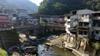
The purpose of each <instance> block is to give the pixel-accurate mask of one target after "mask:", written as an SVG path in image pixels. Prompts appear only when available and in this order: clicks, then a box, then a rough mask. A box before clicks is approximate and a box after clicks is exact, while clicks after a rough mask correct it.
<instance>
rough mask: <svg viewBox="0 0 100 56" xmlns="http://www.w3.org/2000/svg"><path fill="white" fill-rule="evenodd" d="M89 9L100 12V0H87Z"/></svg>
mask: <svg viewBox="0 0 100 56" xmlns="http://www.w3.org/2000/svg"><path fill="white" fill-rule="evenodd" d="M86 5H87V6H88V8H89V9H92V10H100V0H86Z"/></svg>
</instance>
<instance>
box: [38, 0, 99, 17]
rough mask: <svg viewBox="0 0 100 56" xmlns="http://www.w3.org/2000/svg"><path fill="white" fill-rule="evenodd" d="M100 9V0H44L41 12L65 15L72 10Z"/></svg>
mask: <svg viewBox="0 0 100 56" xmlns="http://www.w3.org/2000/svg"><path fill="white" fill-rule="evenodd" d="M80 9H92V10H100V0H43V2H42V3H41V4H40V6H39V9H38V10H39V13H40V14H46V15H63V14H66V13H69V12H70V11H72V10H80Z"/></svg>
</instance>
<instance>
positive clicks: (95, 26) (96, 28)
mask: <svg viewBox="0 0 100 56" xmlns="http://www.w3.org/2000/svg"><path fill="white" fill-rule="evenodd" d="M90 23H91V27H90V32H91V37H92V38H94V39H96V40H100V11H96V12H95V13H93V14H92V15H91V22H90Z"/></svg>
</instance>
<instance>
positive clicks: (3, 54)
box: [0, 48, 8, 56]
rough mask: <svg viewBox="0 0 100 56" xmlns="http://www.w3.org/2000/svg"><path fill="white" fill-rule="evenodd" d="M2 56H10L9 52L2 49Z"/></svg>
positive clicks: (0, 51) (0, 54)
mask: <svg viewBox="0 0 100 56" xmlns="http://www.w3.org/2000/svg"><path fill="white" fill-rule="evenodd" d="M0 56H8V55H7V52H6V51H5V50H3V49H2V48H0Z"/></svg>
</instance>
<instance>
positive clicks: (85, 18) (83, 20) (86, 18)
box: [79, 17, 90, 22]
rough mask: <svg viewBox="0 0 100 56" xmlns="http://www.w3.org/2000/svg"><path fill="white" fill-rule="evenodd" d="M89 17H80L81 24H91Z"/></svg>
mask: <svg viewBox="0 0 100 56" xmlns="http://www.w3.org/2000/svg"><path fill="white" fill-rule="evenodd" d="M89 21H90V20H89V17H80V19H79V22H89Z"/></svg>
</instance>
